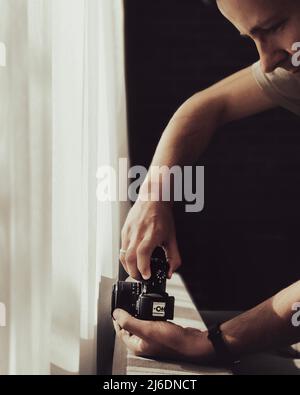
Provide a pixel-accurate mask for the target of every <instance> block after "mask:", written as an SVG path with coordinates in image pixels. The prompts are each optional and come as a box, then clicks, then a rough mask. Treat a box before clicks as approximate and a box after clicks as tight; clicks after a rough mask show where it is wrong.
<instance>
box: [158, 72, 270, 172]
mask: <svg viewBox="0 0 300 395" xmlns="http://www.w3.org/2000/svg"><path fill="white" fill-rule="evenodd" d="M273 107H275V105H274V103H272V102H271V100H270V99H269V98H268V97H267V96H266V94H265V93H264V92H263V91H262V89H261V88H260V87H259V86H258V85H257V83H256V81H255V79H254V77H253V75H252V71H251V67H248V68H246V69H243V70H241V71H239V72H237V73H236V74H233V75H232V76H230V77H228V78H226V79H224V80H223V81H220V82H218V83H217V84H215V85H213V86H212V87H210V88H208V89H206V90H204V91H202V92H199V93H197V94H196V95H194V96H193V97H191V98H190V99H189V100H187V101H186V102H185V103H184V104H183V105H182V106H181V107H180V108H179V110H178V111H177V112H176V113H175V114H174V116H173V117H172V119H171V121H170V123H169V125H168V126H167V128H166V130H165V132H164V134H163V135H162V138H161V141H160V143H159V145H158V147H157V150H156V153H155V156H154V159H153V163H152V165H158V166H162V165H168V166H173V165H178V164H179V165H183V164H185V163H191V162H192V163H194V162H195V161H196V160H197V158H198V157H199V155H201V154H202V153H203V152H204V151H205V149H206V147H207V145H208V143H209V141H210V140H211V138H212V136H213V134H214V132H215V130H216V129H217V128H218V127H220V126H221V125H222V124H226V123H229V122H231V121H235V120H239V119H242V118H246V117H248V116H250V115H253V114H256V113H260V112H263V111H266V110H268V109H271V108H273Z"/></svg>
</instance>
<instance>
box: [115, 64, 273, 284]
mask: <svg viewBox="0 0 300 395" xmlns="http://www.w3.org/2000/svg"><path fill="white" fill-rule="evenodd" d="M272 107H274V104H273V103H272V102H271V101H270V99H269V98H268V97H267V96H266V95H265V94H264V93H263V91H262V90H261V88H260V87H259V86H258V85H257V83H256V81H255V79H254V77H253V75H252V71H251V68H250V67H249V68H247V69H244V70H241V71H239V72H238V73H236V74H234V75H232V76H230V77H228V78H226V79H225V80H223V81H221V82H219V83H217V84H216V85H214V86H212V87H210V88H208V89H206V90H204V91H202V92H200V93H197V94H196V95H194V96H193V97H191V98H190V99H189V100H187V101H186V102H185V103H184V104H183V105H182V106H181V107H180V108H179V109H178V111H176V113H175V114H174V116H173V117H172V119H171V120H170V122H169V124H168V126H167V128H166V130H165V131H164V133H163V135H162V137H161V140H160V142H159V144H158V147H157V149H156V152H155V155H154V158H153V162H152V166H151V169H153V166H159V167H162V166H168V167H169V168H172V167H173V166H175V165H179V166H184V165H191V164H193V163H195V161H196V160H197V158H198V157H199V156H200V155H201V154H202V153H203V152H204V151H205V149H206V148H207V146H208V144H209V142H210V140H211V138H212V136H213V134H214V132H215V131H216V129H217V128H218V127H219V126H221V125H223V124H225V123H228V122H231V121H234V120H237V119H241V118H244V117H247V116H250V115H252V114H255V113H258V112H262V111H264V110H267V109H270V108H272ZM150 174H151V172H149V173H148V175H147V178H146V180H145V182H144V183H143V185H142V187H141V190H140V198H141V197H143V200H146V199H145V198H147V196H149V194H148V192H149V191H150V190H152V188H153V187H157V186H158V187H159V188H160V184H161V183H162V180H160V181H159V182H158V185H157V184H156V185H155V182H154V180H153V178H152V179H151V175H150ZM164 182H168V181H165V180H164ZM160 189H161V188H160ZM171 209H172V202H169V203H167V202H153V201H149V199H148V201H144V202H143V201H141V199H140V200H137V202H136V203H135V205H134V206H133V208H132V209H131V211H130V213H129V215H128V217H127V220H126V222H125V225H124V227H123V230H122V250H126V254H125V255H120V260H121V262H122V264H123V266H124V268H125V270H126V271H127V273H129V274H130V275H131V277H133V278H135V279H139V276H140V274H141V275H142V276H143V277H144V278H149V277H150V256H151V254H152V252H153V250H154V249H155V247H157V246H159V245H163V246H164V247H165V250H166V252H167V255H168V256H169V257H170V259H169V264H170V272H169V277H171V275H172V273H173V272H174V271H175V270H176V269H177V268H178V267H179V266H180V264H181V259H180V254H179V251H178V247H177V241H176V232H175V226H174V221H173V215H172V212H171Z"/></svg>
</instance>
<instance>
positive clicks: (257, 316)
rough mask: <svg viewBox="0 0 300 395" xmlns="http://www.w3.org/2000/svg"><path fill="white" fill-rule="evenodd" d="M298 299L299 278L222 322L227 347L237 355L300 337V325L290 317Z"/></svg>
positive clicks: (290, 341) (281, 344)
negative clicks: (275, 293) (247, 309)
mask: <svg viewBox="0 0 300 395" xmlns="http://www.w3.org/2000/svg"><path fill="white" fill-rule="evenodd" d="M299 302H300V281H298V282H297V283H295V284H293V285H291V286H290V287H288V288H286V289H284V290H283V291H281V292H279V293H278V294H277V295H275V296H274V297H273V298H271V299H269V300H267V301H265V302H264V303H262V304H260V305H259V306H257V307H255V308H254V309H252V310H249V311H247V312H246V313H244V314H242V315H240V316H238V317H236V318H234V319H233V320H231V321H228V322H226V323H225V324H223V325H222V327H221V329H222V331H223V334H224V338H225V341H226V342H227V344H228V345H229V347H230V350H231V351H232V352H233V353H234V354H237V355H244V354H248V353H254V352H258V351H265V350H268V349H272V348H274V347H279V346H287V345H292V344H295V343H297V342H299V341H300V327H299V325H298V326H296V325H295V324H296V321H298V322H299V323H300V321H299V319H298V320H295V322H294V321H293V316H294V315H295V313H296V312H295V309H293V306H294V305H295V304H296V303H299Z"/></svg>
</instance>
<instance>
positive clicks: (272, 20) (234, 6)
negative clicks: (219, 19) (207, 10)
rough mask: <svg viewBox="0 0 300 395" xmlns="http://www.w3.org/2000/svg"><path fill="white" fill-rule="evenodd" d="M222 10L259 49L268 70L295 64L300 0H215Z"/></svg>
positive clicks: (298, 38)
mask: <svg viewBox="0 0 300 395" xmlns="http://www.w3.org/2000/svg"><path fill="white" fill-rule="evenodd" d="M215 3H217V6H218V8H219V10H220V11H221V13H222V14H223V15H224V16H225V18H227V19H228V20H229V21H230V22H231V23H232V24H233V25H234V26H235V27H236V28H237V29H238V30H239V32H240V33H241V35H242V36H245V37H249V38H251V39H252V40H253V41H254V42H255V44H256V47H257V49H258V52H259V55H260V59H261V65H262V69H263V71H264V72H265V73H270V72H272V71H274V70H275V69H276V68H277V67H283V68H284V69H286V70H288V71H291V72H299V71H300V68H296V67H294V66H293V64H292V56H293V55H294V53H295V52H294V51H293V50H292V46H293V44H294V43H295V42H299V41H300V0H284V1H283V0H216V1H215Z"/></svg>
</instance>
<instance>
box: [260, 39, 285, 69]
mask: <svg viewBox="0 0 300 395" xmlns="http://www.w3.org/2000/svg"><path fill="white" fill-rule="evenodd" d="M257 49H258V52H259V56H260V63H261V68H262V71H263V72H264V73H272V72H273V71H274V70H275V69H276V68H277V67H279V66H280V64H281V63H283V62H284V61H285V60H286V52H285V51H284V50H282V49H280V48H278V47H274V46H273V45H270V44H269V43H258V44H257Z"/></svg>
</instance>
